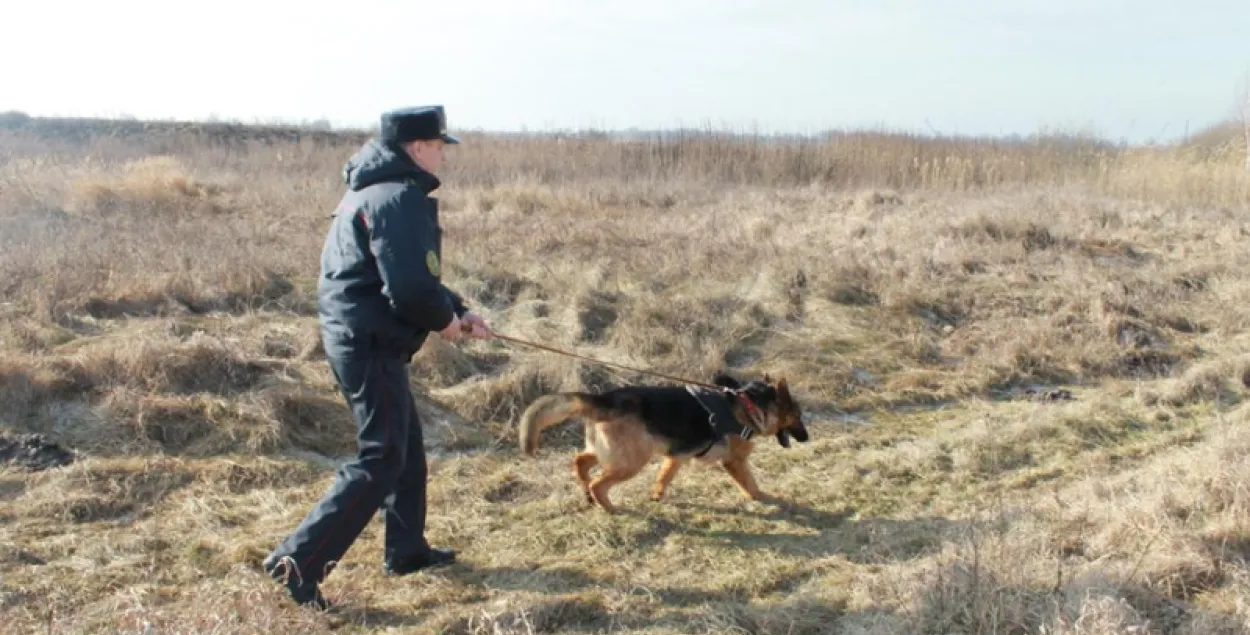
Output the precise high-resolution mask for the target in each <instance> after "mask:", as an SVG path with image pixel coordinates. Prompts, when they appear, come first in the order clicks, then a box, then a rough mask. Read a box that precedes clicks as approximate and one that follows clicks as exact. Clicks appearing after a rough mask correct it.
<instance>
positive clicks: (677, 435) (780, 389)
mask: <svg viewBox="0 0 1250 635" xmlns="http://www.w3.org/2000/svg"><path fill="white" fill-rule="evenodd" d="M712 383H713V385H715V386H718V387H720V388H721V390H720V391H712V390H708V389H705V390H702V391H698V390H693V389H687V388H684V387H671V386H655V385H642V386H626V387H623V388H617V389H614V390H610V391H606V392H603V393H598V394H591V393H585V392H560V393H555V394H549V395H545V396H542V397H539V398H538V399H536V400H534V402H533V403H531V404H530V406H529V407H528V408H526V410H525V412H524V413H523V414H522V415H521V420H520V424H519V439H518V441H519V444H520V449H521V451H522V452H523V453H524V454H525V455H528V456H533V455H534V453H535V451H536V450H537V449H538V441H539V437H540V435H541V434H542V431H543V430H545V429H547V428H550V427H551V426H554V425H558V424H560V423H563V422H565V421H567V420H569V419H572V418H580V419H582V422H583V430H584V433H585V446H584V449H583V450H582V451H581V452H579V453H578V454H577V455H576V456H575V457H574V458H573V473H574V475H575V476H576V479H577V482H578V484H579V485H580V486H581V489H582V491H583V492H584V493H585V495H586V502H587V503H588V504H590V505H592V506H593V505H596V504H597V505H599V507H601V508H602V509H603V510H604V511H606V512H607V513H609V514H614V513H616V511H617V509H616V506H615V505H613V504H612V501H611V500H610V498H609V496H608V491H609V490H610V489H611V488H612V487H613V486H615V485H618V484H620V483H623V482H625V481H627V480H629V479H631V478H633V477H635V476H637V475H638V473H639V472H640V471H642V469H643V468H644V467H646V465H647V464H648V463H650V461H651V459H652V458H654V457H655V456H657V455H661V456H663V457H664V463H663V466H662V467H661V468H660V472H659V475H658V477H657V480H656V482H655V485H654V487H653V488H652V490H651V500H654V501H658V500H660V499H661V498H663V496H664V492H665V489H666V488H667V487H668V486H669V484H670V483H671V482H672V481H673V477H675V476H676V475H677V472H678V470H679V469H680V468H681V466H682V465H683V464H685V463H687V462H689V461H692V460H693V461H698V462H702V463H704V464H717V463H719V464H720V465H721V467H723V468H724V469H725V471H726V472H728V473H729V476H730V477H731V478H732V479H733V480H734V482H735V483H736V484H737V486H738V488H739V489H740V490H741V491H742V493H743V494H745V495H746V496H747V497H749V498H750V499H752V500H756V501H772V500H776V499H775V497H773V496H770V495H767V494H765V493H764V492H762V491H760V488H759V486H758V485H757V484H756V483H755V479H754V477H753V476H752V475H751V470H750V467H749V465H748V458H749V456H750V454H751V451H752V450H753V449H754V447H755V441H754V437H756V436H761V437H762V436H772V437H774V438H776V440H777V443H778V444H780V445H781V446H782V447H785V448H788V447H790V438H791V437H793V438H794V439H796V440H798V441H799V442H800V443H806V442H807V441H808V438H809V437H808V433H807V428H806V427H805V426H804V424H803V418H802V417H803V413H802V409H801V408H800V406H799V404H798V402H797V401H795V399H794V397H793V396H792V395H791V394H790V387H789V385H788V383H787V382H786V379H785V378H784V377H782V378H780V379H779V380H778V381H777V382H776V383H775V384H774V383H773V382H772V379H771V378H770V377H769V376H768V375H765V376H764V379H763V381H760V380H753V381H749V382H747V383H745V384H743V383H740V382H739V381H738V380H736V379H734V378H732V377H730V376H728V375H726V374H723V373H720V374H717V375H716V376H715V378H714V379H713V382H712ZM718 393H719V395H718ZM718 399H719V400H720V409H719V412H721V413H725V416H724V417H721V418H719V419H717V422H718V423H720V422H724V423H725V424H727V425H728V426H730V427H734V426H736V427H737V428H738V430H739V431H738V432H731V431H729V430H727V429H726V426H725V425H721V426H719V429H718V426H717V425H716V424H714V423H713V422H712V421H711V416H710V413H711V412H712V410H709V409H708V407H705V405H710V406H711V407H713V409H715V406H716V402H717V400H718ZM729 418H732V420H731V421H725V420H726V419H729ZM595 465H600V466H601V467H602V471H601V472H600V474H599V475H598V476H596V477H595V478H594V479H593V480H592V479H591V477H590V470H591V469H592V468H594V467H595Z"/></svg>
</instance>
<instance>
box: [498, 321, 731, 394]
mask: <svg viewBox="0 0 1250 635" xmlns="http://www.w3.org/2000/svg"><path fill="white" fill-rule="evenodd" d="M491 334H492V335H493V336H494V338H495V339H497V340H504V341H506V342H512V343H513V344H520V345H522V346H529V347H532V348H538V349H542V350H544V351H547V352H549V353H555V354H557V355H563V356H565V357H572V358H575V359H580V360H585V361H588V362H594V363H596V364H602V365H604V366H612V367H614V368H619V369H621V370H628V371H631V372H635V373H642V374H643V375H651V376H654V377H663V378H664V379H669V380H672V381H675V382H678V383H682V384H690V385H692V386H699V387H702V388H710V389H712V390H716V391H724V390H725V387H724V386H717V385H716V384H709V383H706V382H701V381H695V380H693V379H686V378H684V377H677V376H674V375H667V374H664V373H660V372H656V371H654V370H644V369H642V368H634V367H632V366H626V365H624V364H617V363H614V362H606V361H604V360H602V359H595V358H593V357H587V356H585V355H579V354H577V353H571V352H569V351H565V350H561V349H558V348H555V347H552V346H547V345H545V344H539V343H537V342H531V341H528V340H523V339H521V338H519V337H512V336H511V335H504V334H502V333H498V332H495V331H492V332H491Z"/></svg>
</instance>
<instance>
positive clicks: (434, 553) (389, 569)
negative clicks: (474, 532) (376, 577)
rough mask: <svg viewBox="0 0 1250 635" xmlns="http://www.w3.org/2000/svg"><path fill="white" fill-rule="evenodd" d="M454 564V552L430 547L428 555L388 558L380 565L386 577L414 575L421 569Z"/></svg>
mask: <svg viewBox="0 0 1250 635" xmlns="http://www.w3.org/2000/svg"><path fill="white" fill-rule="evenodd" d="M455 562H456V552H455V551H452V550H451V549H435V548H433V547H431V548H430V550H429V552H428V553H426V554H425V555H421V556H412V557H408V558H397V557H391V556H388V557H387V558H386V561H385V562H383V563H382V570H383V572H385V573H386V575H393V576H399V575H408V574H409V573H416V572H417V571H420V570H422V569H433V568H435V567H445V566H447V565H450V564H453V563H455Z"/></svg>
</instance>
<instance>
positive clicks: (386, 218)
mask: <svg viewBox="0 0 1250 635" xmlns="http://www.w3.org/2000/svg"><path fill="white" fill-rule="evenodd" d="M343 180H344V182H345V183H346V185H347V191H346V192H345V193H344V195H343V198H342V200H341V201H340V202H339V205H338V207H337V208H336V210H335V214H334V219H333V221H332V222H331V224H330V229H329V231H328V232H327V234H326V237H325V243H324V245H323V247H322V251H321V276H320V279H319V280H318V284H317V306H318V316H319V319H320V323H321V332H322V340H323V343H324V345H325V347H326V352H327V353H334V352H339V353H350V352H351V351H353V350H359V349H363V348H372V349H380V350H382V351H387V352H394V353H396V354H399V355H403V356H406V357H407V358H409V359H411V357H412V355H413V354H414V353H416V352H417V350H418V349H420V348H421V345H422V344H423V343H424V342H425V339H426V337H428V335H429V333H430V332H432V331H434V332H436V331H440V330H442V329H443V328H444V327H446V326H447V325H448V324H449V323H450V322H451V319H452V316H453V315H463V314H464V312H465V311H466V307H465V305H464V301H463V300H462V299H461V297H460V296H459V295H458V294H456V293H455V292H453V291H452V290H450V289H448V288H447V286H446V285H444V284H443V282H442V255H443V254H442V228H441V227H440V226H439V221H438V199H436V198H433V197H431V196H430V194H431V193H432V192H433V191H434V190H435V189H437V188H438V186H439V180H438V178H437V177H435V176H434V175H433V174H431V173H429V172H427V171H425V170H423V169H422V168H421V167H419V166H418V165H417V164H416V163H415V162H413V161H412V159H411V158H410V157H409V156H408V155H407V153H405V152H403V151H402V150H400V149H398V148H394V147H391V146H388V145H386V144H383V143H382V142H380V141H378V140H376V139H374V140H371V141H369V142H367V143H366V144H365V145H364V146H363V147H362V148H361V149H360V150H359V151H358V152H357V153H356V154H355V155H354V156H352V157H351V158H350V159H348V161H347V163H346V165H344V167H343Z"/></svg>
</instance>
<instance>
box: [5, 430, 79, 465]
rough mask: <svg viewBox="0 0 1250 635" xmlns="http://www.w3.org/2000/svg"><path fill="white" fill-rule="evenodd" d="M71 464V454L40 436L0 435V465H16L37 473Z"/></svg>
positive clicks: (72, 458) (72, 459) (72, 456)
mask: <svg viewBox="0 0 1250 635" xmlns="http://www.w3.org/2000/svg"><path fill="white" fill-rule="evenodd" d="M73 462H74V454H73V452H71V451H69V450H66V449H65V448H63V447H61V446H60V445H57V444H56V443H53V442H52V441H51V440H49V439H48V438H47V437H45V436H43V435H41V434H25V435H17V436H5V435H0V465H16V466H18V467H20V468H24V469H27V470H31V471H35V472H37V471H41V470H48V469H52V468H54V467H61V466H63V465H69V464H70V463H73Z"/></svg>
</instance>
